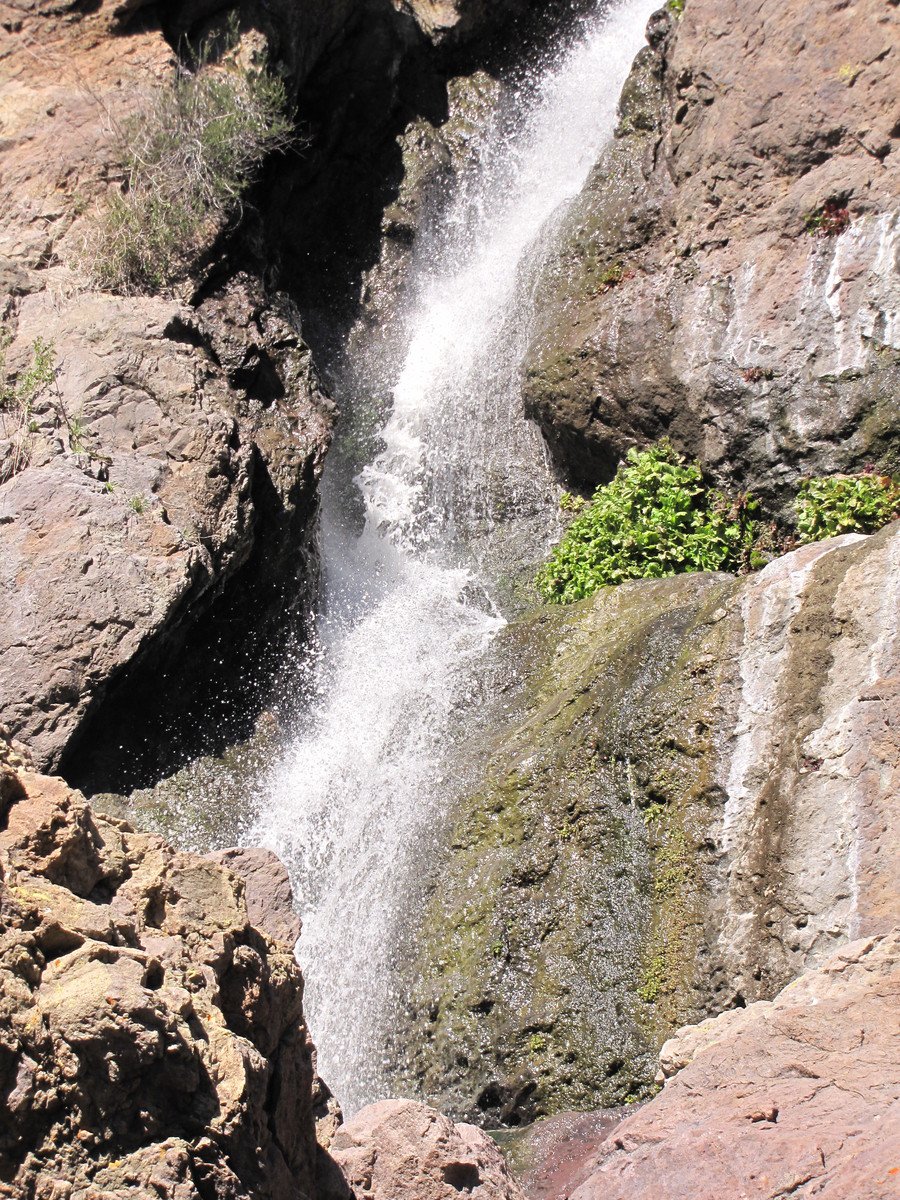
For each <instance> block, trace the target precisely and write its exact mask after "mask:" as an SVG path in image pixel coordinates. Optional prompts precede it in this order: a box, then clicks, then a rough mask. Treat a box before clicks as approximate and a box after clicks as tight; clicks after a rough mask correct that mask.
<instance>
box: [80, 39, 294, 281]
mask: <svg viewBox="0 0 900 1200" xmlns="http://www.w3.org/2000/svg"><path fill="white" fill-rule="evenodd" d="M285 107H286V93H285V88H284V84H283V82H282V81H281V79H279V78H278V77H277V76H274V75H272V74H270V73H269V72H268V71H267V70H265V69H260V70H256V69H248V68H246V67H244V66H242V65H241V64H239V63H238V62H237V61H234V60H226V61H223V62H221V63H218V64H215V65H213V64H212V63H211V62H210V61H209V49H208V47H204V49H203V50H202V51H201V53H200V55H199V57H198V59H197V61H196V62H195V63H194V64H193V65H192V66H191V67H190V68H189V67H184V66H182V67H180V68H179V69H178V71H177V72H176V74H175V76H174V78H173V80H172V82H171V84H169V85H168V86H166V87H163V88H161V89H160V90H159V91H157V92H156V93H155V94H154V96H153V97H152V99H151V100H150V103H149V105H148V107H147V109H146V111H145V112H143V113H141V114H140V115H138V116H136V117H134V118H133V119H132V120H130V121H128V122H126V123H125V124H124V125H122V126H121V128H120V129H119V131H118V133H119V143H120V150H121V155H122V160H123V163H124V166H125V187H124V190H123V191H122V192H121V193H120V194H114V195H113V196H112V198H111V200H110V202H109V205H108V207H107V209H106V210H105V211H104V212H103V213H102V215H101V216H100V217H99V219H98V224H97V228H96V231H95V236H94V238H93V239H92V242H93V244H92V246H91V247H90V252H91V255H92V258H93V263H92V267H93V274H94V276H95V278H96V281H97V282H98V284H100V286H102V287H107V288H110V289H111V290H113V291H122V292H140V291H154V290H157V289H159V288H162V287H165V286H167V285H170V284H172V283H174V282H176V281H177V280H179V279H181V278H183V277H184V276H185V275H186V274H187V272H188V271H189V269H190V267H191V266H192V264H193V263H194V262H195V261H196V259H197V258H198V256H199V255H200V254H201V253H202V251H203V250H204V248H205V247H206V246H207V245H208V244H209V243H210V241H211V240H212V239H213V238H214V237H215V236H216V234H217V233H218V232H219V231H220V230H221V229H222V228H223V227H224V225H225V224H226V223H227V222H229V221H232V220H234V219H236V218H237V217H238V216H239V215H240V211H241V200H242V197H243V195H244V193H245V192H246V190H247V188H248V187H249V185H250V183H251V182H252V181H253V179H254V177H255V175H256V173H257V171H258V168H259V166H260V164H261V163H262V161H263V159H264V158H265V156H266V155H267V154H269V153H270V152H272V151H274V150H277V149H281V148H284V147H285V146H287V145H288V144H289V142H290V137H291V129H292V126H291V122H290V121H289V119H288V118H287V116H286V115H285Z"/></svg>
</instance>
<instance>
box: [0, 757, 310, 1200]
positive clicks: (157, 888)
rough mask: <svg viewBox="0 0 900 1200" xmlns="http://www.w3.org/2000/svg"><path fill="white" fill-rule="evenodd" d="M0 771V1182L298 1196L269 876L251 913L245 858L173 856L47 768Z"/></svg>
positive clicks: (278, 895)
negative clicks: (261, 906)
mask: <svg viewBox="0 0 900 1200" xmlns="http://www.w3.org/2000/svg"><path fill="white" fill-rule="evenodd" d="M7 758H9V755H7ZM0 772H2V775H3V778H4V780H5V783H4V786H3V789H2V797H3V809H2V822H0V827H2V832H0V896H2V910H0V911H2V916H0V1011H2V1022H0V1024H2V1030H3V1032H2V1034H0V1129H2V1133H0V1194H3V1195H8V1196H11V1197H12V1196H26V1195H27V1196H50V1195H53V1196H57V1195H60V1196H62V1195H65V1196H67V1197H71V1198H72V1200H87V1198H88V1197H91V1198H98V1200H99V1198H100V1197H103V1200H113V1198H114V1197H124V1196H126V1195H127V1196H129V1197H130V1196H154V1197H167V1198H171V1200H192V1198H196V1200H200V1197H203V1200H209V1198H210V1197H222V1198H223V1200H224V1198H225V1197H229V1198H230V1200H236V1198H238V1197H250V1196H252V1197H254V1198H260V1200H262V1198H263V1197H266V1198H269V1197H270V1198H272V1200H275V1198H278V1197H284V1200H288V1198H291V1200H293V1198H294V1197H296V1196H297V1195H298V1194H305V1195H314V1194H315V1172H316V1161H317V1157H318V1154H319V1152H318V1151H317V1149H316V1139H315V1128H314V1114H313V1091H312V1084H313V1061H312V1048H311V1043H310V1040H309V1035H308V1033H307V1030H306V1026H305V1024H304V1020H303V1011H302V979H301V976H300V972H299V968H298V967H297V965H296V963H295V961H294V959H293V956H292V953H291V951H292V941H291V940H287V941H285V940H282V937H283V935H284V934H287V935H288V937H289V938H292V936H293V933H294V925H293V924H292V922H293V920H294V918H293V915H292V910H291V906H290V892H289V890H287V891H286V890H285V888H284V886H283V880H282V879H281V878H279V877H278V874H277V873H276V874H275V875H274V876H273V879H272V881H271V882H270V884H269V885H268V886H267V887H266V889H265V897H266V907H267V911H266V914H265V917H264V919H263V920H261V921H259V924H258V925H257V926H255V925H253V924H251V921H250V918H249V916H248V902H247V898H246V896H247V895H249V896H250V908H251V910H255V909H256V908H257V907H258V903H259V899H260V895H261V892H260V886H259V885H260V882H261V874H262V873H261V870H260V868H261V862H260V861H259V860H258V859H255V858H254V857H253V856H252V855H251V856H249V858H248V857H247V856H246V855H244V854H238V855H236V856H231V857H228V858H226V861H227V863H228V868H227V869H226V867H224V866H220V865H219V864H218V863H215V862H211V861H209V860H205V859H201V858H198V857H196V856H193V855H189V854H179V853H177V852H175V851H173V850H171V849H170V848H169V847H167V846H166V845H164V843H163V842H162V841H161V840H160V839H159V838H155V837H151V836H146V835H142V834H137V833H135V832H133V830H131V829H130V828H129V827H128V826H127V825H126V824H124V823H123V822H117V821H112V820H110V819H106V818H103V817H100V816H97V815H95V814H93V813H92V812H91V810H90V809H89V808H88V807H87V806H86V805H85V803H84V801H83V799H82V797H81V796H80V795H79V793H77V792H73V791H70V790H69V789H68V788H67V787H66V786H65V784H64V783H63V782H62V780H59V779H51V778H47V777H44V776H40V775H36V774H33V773H29V772H27V771H26V772H21V773H19V774H18V775H17V776H16V775H14V774H13V773H12V771H11V769H10V767H9V765H4V766H2V767H0ZM270 865H271V864H270ZM248 866H249V868H250V870H249V874H248V881H247V884H246V889H245V884H244V882H243V879H242V877H241V874H242V871H243V870H244V869H245V868H246V867H248Z"/></svg>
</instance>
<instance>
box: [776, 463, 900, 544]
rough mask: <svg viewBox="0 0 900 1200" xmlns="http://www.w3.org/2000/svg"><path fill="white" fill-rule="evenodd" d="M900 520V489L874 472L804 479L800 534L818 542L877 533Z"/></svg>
mask: <svg viewBox="0 0 900 1200" xmlns="http://www.w3.org/2000/svg"><path fill="white" fill-rule="evenodd" d="M898 516H900V485H898V483H897V481H896V480H895V479H892V478H891V476H890V475H876V474H875V472H874V471H868V472H863V473H861V474H859V475H829V476H824V477H822V478H818V479H804V480H803V482H802V483H801V484H800V489H799V492H798V494H797V533H798V535H799V537H800V541H801V542H816V541H819V540H821V539H822V538H828V537H835V536H837V535H838V534H841V533H875V532H877V530H879V529H881V528H882V526H884V525H887V523H888V522H889V521H891V520H893V519H894V518H895V517H898Z"/></svg>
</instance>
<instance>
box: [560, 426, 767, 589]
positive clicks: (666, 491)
mask: <svg viewBox="0 0 900 1200" xmlns="http://www.w3.org/2000/svg"><path fill="white" fill-rule="evenodd" d="M754 508H755V505H754V502H753V501H752V500H751V499H750V498H749V497H747V496H742V497H739V498H738V499H737V500H733V501H732V500H729V499H728V497H726V496H725V495H723V494H722V493H721V492H719V491H716V490H715V489H714V488H710V487H709V486H707V484H706V483H705V482H704V480H703V475H702V473H701V471H700V468H699V467H698V466H696V465H695V464H693V463H688V462H686V461H685V460H684V459H683V458H682V457H681V456H680V455H679V454H677V453H676V452H675V450H674V449H673V448H672V446H671V445H669V443H668V442H660V443H658V444H657V445H655V446H651V447H650V449H649V450H643V451H638V450H634V449H632V450H629V451H628V455H627V459H626V462H625V463H624V464H623V465H622V466H621V467H620V468H619V471H618V473H617V475H616V477H615V479H613V481H612V482H611V483H609V484H607V485H606V486H604V487H599V488H597V491H596V492H595V493H594V497H593V500H592V501H591V503H590V504H589V505H588V506H587V507H586V508H585V509H584V510H583V511H582V512H581V513H579V515H578V516H576V518H575V520H574V521H573V522H572V524H571V525H570V526H569V529H568V531H567V532H566V535H565V537H564V538H563V540H562V541H561V542H560V544H559V545H558V546H557V548H556V550H555V551H554V552H553V555H552V557H551V559H550V561H549V562H548V563H547V564H546V566H544V567H543V568H542V569H541V571H540V572H539V573H538V577H537V587H538V590H539V591H540V593H541V595H542V596H543V597H544V599H545V600H548V601H550V602H551V603H553V604H568V603H571V602H572V601H574V600H581V599H583V598H584V597H585V596H590V595H592V594H593V593H594V592H596V591H597V589H598V588H601V587H604V586H605V585H607V584H617V583H622V582H624V580H626V579H662V578H664V577H665V576H667V575H676V574H679V573H680V572H683V571H736V570H738V569H740V568H741V567H743V566H744V565H745V564H746V563H747V561H748V559H749V556H750V551H751V548H752V545H753V538H754V532H755V530H754V522H753V519H752V515H751V514H752V511H753V509H754Z"/></svg>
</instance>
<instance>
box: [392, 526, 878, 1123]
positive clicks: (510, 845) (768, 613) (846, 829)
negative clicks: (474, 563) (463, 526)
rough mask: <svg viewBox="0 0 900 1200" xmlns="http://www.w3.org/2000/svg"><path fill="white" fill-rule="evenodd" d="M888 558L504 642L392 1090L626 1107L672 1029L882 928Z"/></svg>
mask: <svg viewBox="0 0 900 1200" xmlns="http://www.w3.org/2000/svg"><path fill="white" fill-rule="evenodd" d="M898 573H900V526H898V525H897V524H895V525H893V526H891V527H889V528H888V529H886V530H884V531H883V532H882V533H881V534H879V535H877V536H874V537H871V538H862V537H858V536H849V537H844V538H838V539H834V540H832V541H829V542H822V543H818V544H816V545H814V546H809V547H805V548H804V549H802V550H799V551H796V552H794V553H792V554H789V555H786V556H785V557H783V558H780V559H778V560H776V561H775V562H773V563H772V564H771V565H770V566H769V567H767V568H766V569H765V570H764V571H763V572H761V573H760V574H759V575H758V576H755V577H750V578H748V579H745V580H741V581H738V580H734V579H731V578H729V577H727V576H703V575H695V576H683V577H680V578H675V579H672V580H661V581H656V582H638V583H633V584H625V585H622V586H620V587H618V588H613V589H608V590H605V591H603V592H601V593H600V594H599V595H598V596H597V597H595V598H594V599H592V600H589V601H584V602H582V603H581V604H578V605H573V606H570V607H567V608H564V609H554V610H551V611H549V612H548V611H545V612H543V613H541V614H539V615H538V616H537V617H536V618H535V617H532V618H530V619H526V620H523V621H521V622H519V623H516V624H513V625H512V626H510V627H509V628H508V629H507V630H506V631H505V633H504V635H502V637H501V649H500V655H501V658H502V661H501V663H500V665H499V667H498V677H497V679H496V680H495V681H494V682H495V683H496V684H497V687H498V689H499V692H500V694H501V695H502V697H503V699H502V701H501V702H500V703H499V704H498V705H497V706H496V707H494V708H493V709H492V710H491V711H490V716H489V725H490V727H491V728H492V730H493V731H494V732H493V735H492V737H493V740H492V743H491V751H492V752H491V755H490V759H489V765H488V768H487V771H486V774H485V777H484V779H483V781H482V782H481V783H480V784H478V785H476V787H475V788H473V790H472V791H471V792H470V793H467V794H466V795H464V796H463V797H462V798H461V799H460V801H459V803H458V807H457V809H456V814H455V818H454V819H455V828H454V832H453V835H452V839H451V848H450V850H449V851H448V854H447V856H446V860H445V861H444V862H443V863H442V864H441V866H440V868H439V869H438V872H437V875H436V881H435V883H434V885H433V891H432V895H431V899H430V902H429V904H428V906H427V908H426V911H425V915H424V922H423V933H422V935H421V937H420V949H419V953H418V957H417V959H416V961H415V963H414V965H413V966H412V968H411V970H410V984H409V989H410V992H409V994H410V1012H409V1022H410V1023H409V1026H408V1027H407V1028H405V1030H404V1033H403V1040H404V1042H405V1044H406V1045H409V1046H412V1047H413V1051H412V1055H411V1058H410V1060H409V1063H408V1074H407V1075H406V1076H405V1077H404V1078H405V1081H406V1082H407V1083H408V1084H412V1085H413V1086H416V1087H418V1088H419V1089H420V1090H421V1093H422V1094H423V1095H424V1096H426V1097H428V1098H430V1099H431V1100H432V1101H433V1102H436V1103H438V1105H439V1106H440V1107H442V1108H444V1109H445V1110H446V1111H449V1112H455V1113H457V1114H459V1115H466V1116H467V1117H470V1118H474V1119H477V1120H479V1121H487V1122H496V1121H498V1120H499V1121H503V1122H509V1123H513V1124H516V1123H519V1122H521V1121H522V1120H527V1119H529V1118H531V1117H533V1116H538V1115H543V1114H546V1113H548V1112H555V1111H561V1110H564V1109H567V1108H582V1109H583V1108H585V1107H590V1106H591V1105H596V1104H598V1103H602V1104H607V1105H609V1104H615V1103H622V1102H623V1101H626V1100H633V1099H635V1098H636V1097H638V1096H640V1095H642V1094H645V1090H646V1088H647V1086H648V1085H649V1084H650V1083H651V1082H652V1080H653V1076H654V1074H655V1071H656V1055H657V1052H658V1050H659V1046H660V1045H661V1043H662V1042H663V1041H664V1040H665V1038H666V1037H667V1036H668V1035H669V1033H671V1031H672V1030H674V1029H675V1028H677V1027H678V1026H679V1025H681V1024H683V1023H685V1022H687V1021H693V1020H697V1019H699V1018H700V1017H702V1016H703V1015H705V1014H706V1013H709V1012H716V1011H721V1010H722V1009H723V1008H729V1007H732V1006H734V1005H742V1004H745V1003H747V1002H749V1001H753V1000H756V999H760V998H769V997H771V996H773V995H775V994H776V993H777V992H778V990H779V989H780V988H781V987H783V986H784V985H785V984H787V983H788V982H789V981H790V980H791V979H792V978H794V977H795V976H796V975H797V974H799V973H800V972H801V971H803V970H804V969H806V968H809V967H810V966H812V965H814V964H816V963H817V962H820V961H821V960H822V958H823V957H824V956H825V955H827V954H828V953H829V952H830V951H831V950H832V949H833V948H834V947H835V946H836V945H838V944H840V943H841V942H843V941H846V940H848V939H851V938H853V937H856V936H859V935H865V934H868V935H875V934H877V935H881V934H883V933H886V932H887V931H888V930H889V929H890V928H891V926H892V923H893V921H894V920H895V917H896V898H895V892H896V886H897V880H898V878H900V861H898V859H897V854H896V850H895V848H894V846H893V845H892V843H891V840H890V837H889V833H888V829H889V825H890V821H891V812H892V811H893V806H894V804H895V797H896V795H897V777H896V772H897V764H898V760H900V746H898V743H897V736H896V729H895V728H894V725H895V722H894V718H893V714H895V713H896V705H897V697H896V678H897V674H898V668H900V658H898V654H900V646H898V641H897V633H896V631H897V629H898V627H900V623H898V619H897V618H898V612H897V595H898V587H897V585H898ZM483 752H484V750H483V748H480V749H479V750H478V751H476V753H483Z"/></svg>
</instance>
